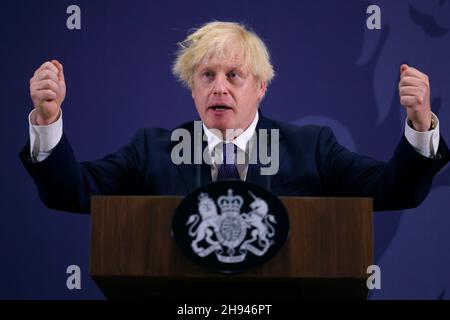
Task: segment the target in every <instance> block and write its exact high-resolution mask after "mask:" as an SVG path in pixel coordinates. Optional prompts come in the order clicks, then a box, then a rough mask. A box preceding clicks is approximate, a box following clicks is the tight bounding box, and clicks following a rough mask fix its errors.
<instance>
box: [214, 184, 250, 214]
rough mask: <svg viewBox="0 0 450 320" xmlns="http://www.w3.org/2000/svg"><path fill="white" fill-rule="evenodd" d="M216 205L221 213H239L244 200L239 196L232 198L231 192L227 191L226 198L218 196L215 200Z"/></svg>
mask: <svg viewBox="0 0 450 320" xmlns="http://www.w3.org/2000/svg"><path fill="white" fill-rule="evenodd" d="M217 204H218V205H219V207H220V211H221V212H222V213H225V212H237V213H239V212H240V211H241V207H242V205H243V204H244V199H243V198H242V197H241V196H234V195H233V190H232V189H228V195H227V196H220V197H219V199H218V200H217Z"/></svg>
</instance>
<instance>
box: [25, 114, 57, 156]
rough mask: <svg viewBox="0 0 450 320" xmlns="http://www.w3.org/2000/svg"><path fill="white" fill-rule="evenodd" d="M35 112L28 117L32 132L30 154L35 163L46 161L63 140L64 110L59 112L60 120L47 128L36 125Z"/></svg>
mask: <svg viewBox="0 0 450 320" xmlns="http://www.w3.org/2000/svg"><path fill="white" fill-rule="evenodd" d="M35 116H36V115H35V110H34V109H33V110H32V111H31V112H30V114H29V115H28V123H29V131H30V153H31V158H32V160H33V161H34V162H40V161H43V160H45V159H46V158H47V157H48V156H49V155H50V154H51V152H52V150H53V148H55V147H56V145H57V144H58V143H59V141H60V140H61V137H62V134H63V122H62V110H60V111H59V117H58V119H57V120H56V121H55V122H53V123H52V124H49V125H46V126H39V125H35V124H34V123H36V121H35Z"/></svg>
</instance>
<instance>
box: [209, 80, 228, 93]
mask: <svg viewBox="0 0 450 320" xmlns="http://www.w3.org/2000/svg"><path fill="white" fill-rule="evenodd" d="M213 88H214V94H217V95H219V94H227V93H228V89H227V79H226V76H222V75H217V76H216V78H215V79H214V87H213Z"/></svg>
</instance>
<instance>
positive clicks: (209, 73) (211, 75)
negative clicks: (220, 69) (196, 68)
mask: <svg viewBox="0 0 450 320" xmlns="http://www.w3.org/2000/svg"><path fill="white" fill-rule="evenodd" d="M203 75H204V76H205V77H207V78H210V77H213V76H214V74H213V73H212V72H210V71H206V72H205V73H204V74H203Z"/></svg>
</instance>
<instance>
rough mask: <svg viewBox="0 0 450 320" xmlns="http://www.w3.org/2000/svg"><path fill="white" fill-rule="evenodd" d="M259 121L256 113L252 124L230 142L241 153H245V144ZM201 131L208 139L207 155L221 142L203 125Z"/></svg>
mask: <svg viewBox="0 0 450 320" xmlns="http://www.w3.org/2000/svg"><path fill="white" fill-rule="evenodd" d="M258 120H259V115H258V112H256V114H255V118H254V119H253V121H252V123H251V124H250V125H249V126H248V128H247V129H245V131H244V132H242V133H241V134H240V135H239V136H238V137H236V138H235V139H234V140H233V141H232V142H233V144H235V145H236V146H237V147H238V148H239V149H241V150H242V151H246V148H247V144H248V142H249V140H250V139H251V137H252V136H253V134H254V133H255V129H256V125H257V123H258ZM203 131H204V132H205V135H206V137H207V139H208V149H209V153H210V154H211V152H212V151H213V150H214V148H215V146H216V145H217V144H218V143H221V142H222V139H220V138H219V137H218V136H216V135H215V134H214V133H213V132H212V131H211V130H209V129H208V128H207V127H206V126H205V124H204V123H203Z"/></svg>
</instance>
